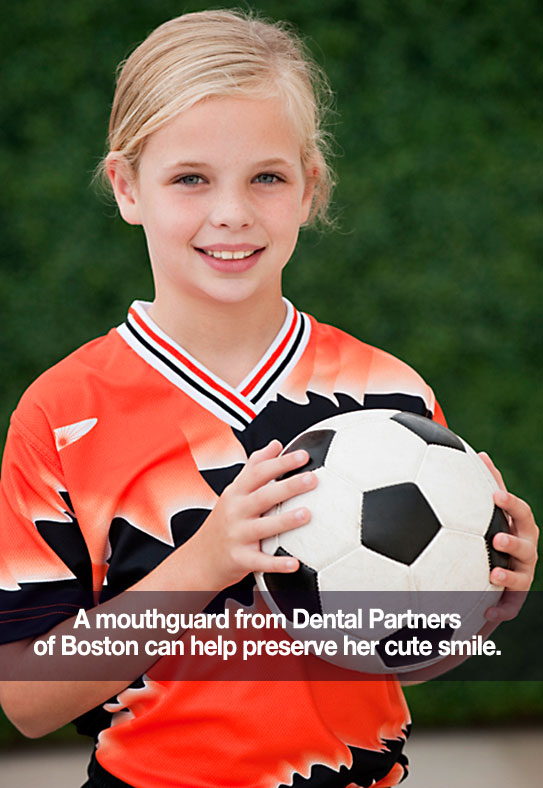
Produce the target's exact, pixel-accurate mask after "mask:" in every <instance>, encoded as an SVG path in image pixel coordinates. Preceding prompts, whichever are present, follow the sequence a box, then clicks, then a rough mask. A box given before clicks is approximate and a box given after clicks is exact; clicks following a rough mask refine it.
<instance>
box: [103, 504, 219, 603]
mask: <svg viewBox="0 0 543 788" xmlns="http://www.w3.org/2000/svg"><path fill="white" fill-rule="evenodd" d="M209 512H210V510H209V509H196V508H195V509H186V510H185V511H182V512H178V513H177V514H174V516H173V517H172V518H171V520H170V528H171V532H172V536H173V541H174V544H173V546H172V545H169V544H165V543H164V542H162V541H161V540H160V539H156V538H155V537H154V536H152V535H151V534H149V533H147V532H146V531H142V530H140V529H139V528H135V527H134V526H133V525H131V524H130V523H129V522H128V521H127V520H124V519H123V518H122V517H115V519H114V520H113V522H112V523H111V526H110V529H109V543H110V546H111V555H110V557H109V559H108V564H109V569H108V573H107V585H106V586H104V590H103V592H102V596H101V600H100V601H102V602H104V601H105V600H106V599H111V597H112V596H115V595H116V594H119V593H120V592H121V591H125V590H126V589H127V588H129V587H130V586H132V585H134V583H137V581H138V580H141V578H142V577H145V575H147V574H148V573H149V572H150V571H151V570H152V569H154V568H155V567H156V566H158V564H160V562H161V561H163V560H164V559H165V558H167V557H168V556H169V555H170V553H171V552H172V551H173V550H175V548H176V547H179V545H181V544H184V543H185V542H186V541H187V540H188V539H190V537H191V536H193V535H194V534H195V533H196V531H197V530H198V528H199V527H200V526H201V525H202V523H203V522H204V520H205V518H206V517H207V516H208V514H209Z"/></svg>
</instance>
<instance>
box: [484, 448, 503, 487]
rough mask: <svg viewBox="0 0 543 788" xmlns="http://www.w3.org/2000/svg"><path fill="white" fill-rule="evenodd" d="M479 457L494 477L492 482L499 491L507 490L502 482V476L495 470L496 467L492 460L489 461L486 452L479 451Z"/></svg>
mask: <svg viewBox="0 0 543 788" xmlns="http://www.w3.org/2000/svg"><path fill="white" fill-rule="evenodd" d="M479 457H480V458H481V460H482V461H483V462H484V464H485V465H486V467H487V468H488V470H489V471H490V473H491V474H492V476H493V477H494V480H495V482H496V484H497V485H498V487H499V488H500V490H504V491H506V490H507V488H506V486H505V482H504V480H503V476H502V475H501V473H500V471H499V470H498V469H497V468H496V466H495V465H494V463H493V462H492V460H491V459H490V457H489V455H488V454H487V453H486V451H480V452H479Z"/></svg>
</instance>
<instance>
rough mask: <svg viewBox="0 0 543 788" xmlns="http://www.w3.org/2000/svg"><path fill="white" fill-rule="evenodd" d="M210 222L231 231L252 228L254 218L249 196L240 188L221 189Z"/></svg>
mask: <svg viewBox="0 0 543 788" xmlns="http://www.w3.org/2000/svg"><path fill="white" fill-rule="evenodd" d="M210 221H211V223H212V224H213V225H214V226H215V227H228V228H229V229H231V230H241V229H243V228H246V227H250V226H251V225H252V224H253V221H254V217H253V211H252V208H251V204H250V200H249V198H248V195H247V194H245V193H244V191H243V190H242V189H240V188H237V189H234V188H228V189H221V190H220V192H217V195H216V200H215V203H214V205H213V207H212V209H211V215H210Z"/></svg>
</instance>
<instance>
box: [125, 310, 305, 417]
mask: <svg viewBox="0 0 543 788" xmlns="http://www.w3.org/2000/svg"><path fill="white" fill-rule="evenodd" d="M283 301H284V303H285V305H286V308H287V314H286V317H285V320H284V323H283V325H282V326H281V329H280V330H279V333H278V334H277V336H276V337H275V339H274V340H273V342H272V343H271V345H270V346H269V347H268V349H267V350H266V352H265V353H264V355H263V356H262V358H261V359H260V360H259V361H258V363H257V364H256V366H255V367H254V368H253V369H252V370H251V371H250V372H249V374H248V375H247V376H246V377H245V378H244V379H243V380H242V381H241V383H240V384H239V385H238V386H236V387H233V386H230V385H229V384H228V383H226V381H224V380H222V379H221V378H219V377H218V376H217V375H215V374H213V372H211V371H210V370H209V369H207V367H205V366H204V365H203V364H201V363H200V362H199V361H198V360H197V359H196V358H194V356H191V354H190V353H189V352H188V351H186V350H185V349H184V348H183V347H181V345H178V344H177V343H176V342H174V341H173V339H171V338H170V337H169V336H168V335H167V334H166V333H165V332H164V331H162V329H160V328H159V327H158V326H157V324H156V323H155V322H154V321H153V320H152V319H151V318H150V317H149V314H148V309H149V307H150V303H149V302H145V301H134V303H133V304H132V305H131V307H130V309H129V310H128V316H127V319H126V322H125V323H123V324H122V325H121V326H119V327H118V328H117V331H118V332H119V334H120V335H121V336H122V338H123V339H124V340H125V341H126V342H127V343H128V344H129V345H130V347H131V348H132V349H133V350H135V351H136V353H137V354H138V355H139V356H141V358H142V359H143V360H144V361H146V362H147V363H148V364H150V366H152V367H153V368H154V369H156V370H157V371H158V372H160V373H161V374H162V375H163V376H164V377H165V378H167V379H168V380H169V381H170V382H171V383H173V384H174V385H175V386H177V388H179V389H181V390H182V391H184V392H185V393H186V394H188V396H189V397H191V398H192V399H193V400H195V401H196V402H198V403H199V404H200V405H202V406H203V407H204V408H206V409H207V410H209V411H210V412H211V413H213V414H214V415H215V416H217V417H218V418H220V419H221V420H222V421H226V422H227V423H228V424H230V426H232V427H235V428H236V429H243V428H244V427H246V426H248V425H249V424H250V423H251V421H252V420H253V419H254V418H255V417H256V416H257V415H258V413H260V411H261V410H262V409H263V408H264V407H265V405H266V404H267V403H268V402H269V401H270V399H272V398H273V396H274V395H275V393H276V392H277V390H278V389H279V386H280V384H281V383H282V381H283V380H284V379H285V378H286V377H287V376H288V375H289V373H290V372H291V370H292V369H293V368H294V367H295V365H296V363H297V362H298V359H299V358H300V357H301V355H302V353H303V352H304V350H305V348H306V346H307V343H308V341H309V336H310V333H311V324H310V321H309V319H308V317H307V315H304V314H303V312H299V311H298V310H297V309H295V307H294V306H293V305H292V304H291V303H290V301H288V300H287V299H286V298H285V299H283Z"/></svg>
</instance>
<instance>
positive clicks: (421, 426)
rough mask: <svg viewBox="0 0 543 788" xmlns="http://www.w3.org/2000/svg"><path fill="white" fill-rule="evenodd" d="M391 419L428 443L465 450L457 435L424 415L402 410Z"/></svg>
mask: <svg viewBox="0 0 543 788" xmlns="http://www.w3.org/2000/svg"><path fill="white" fill-rule="evenodd" d="M391 420H392V421H396V422H397V423H398V424H401V425H402V427H406V428H407V429H408V430H411V432H414V433H415V435H418V436H419V438H422V440H423V441H425V442H426V443H428V444H433V445H435V446H447V447H448V448H449V449H458V451H463V452H465V451H466V449H465V446H464V444H463V443H462V441H461V440H460V438H459V437H458V435H455V434H454V432H452V431H451V430H448V429H447V427H443V426H442V425H441V424H437V423H436V422H435V421H432V420H431V419H427V418H426V417H425V416H417V414H416V413H403V412H402V413H397V414H396V415H395V416H393V417H392V419H391Z"/></svg>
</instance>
